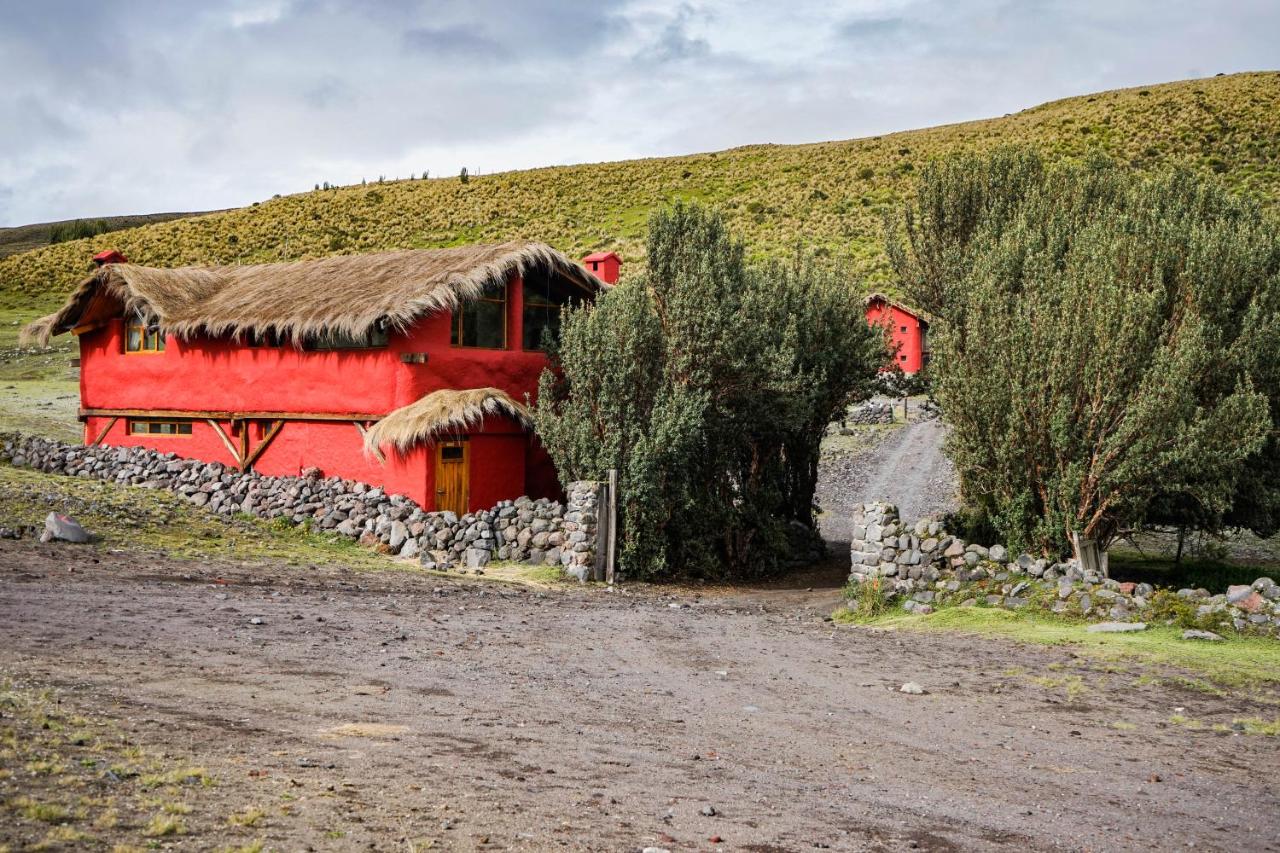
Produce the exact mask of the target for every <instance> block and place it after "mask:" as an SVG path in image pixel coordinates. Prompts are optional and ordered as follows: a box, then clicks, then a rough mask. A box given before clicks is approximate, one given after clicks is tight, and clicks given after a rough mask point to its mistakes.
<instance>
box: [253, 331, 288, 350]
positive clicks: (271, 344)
mask: <svg viewBox="0 0 1280 853" xmlns="http://www.w3.org/2000/svg"><path fill="white" fill-rule="evenodd" d="M244 342H245V343H246V344H247V345H248V346H250V347H252V348H253V349H259V348H273V349H274V348H278V347H282V346H284V339H283V338H282V337H281V336H280V335H279V334H278V333H277V332H276V331H275V329H268V330H267V331H265V332H259V331H256V330H254V331H251V332H249V333H248V334H247V335H245V336H244Z"/></svg>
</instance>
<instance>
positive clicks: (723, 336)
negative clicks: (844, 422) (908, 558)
mask: <svg viewBox="0 0 1280 853" xmlns="http://www.w3.org/2000/svg"><path fill="white" fill-rule="evenodd" d="M744 254H745V253H744V248H743V244H742V243H741V242H740V241H738V240H736V239H734V238H733V237H731V236H730V234H729V232H728V230H727V229H726V226H725V224H724V220H723V219H722V218H721V216H720V215H719V213H715V212H709V211H706V210H703V209H702V208H699V207H697V206H685V205H677V206H676V207H675V208H673V209H671V210H670V211H666V212H661V213H659V214H657V215H655V216H654V217H653V219H652V220H651V221H650V226H649V240H648V252H647V259H648V269H647V270H646V272H645V274H644V275H642V276H637V277H636V278H633V279H630V280H628V281H627V282H625V283H624V284H622V285H621V286H619V287H617V288H615V289H614V290H613V291H611V292H610V293H609V294H608V295H607V296H605V297H604V298H603V299H601V300H600V301H599V302H597V303H596V304H595V305H594V306H589V307H584V308H580V309H577V310H572V311H569V312H568V313H567V314H566V315H565V317H564V321H563V327H562V333H561V340H560V342H559V347H558V348H557V354H556V364H557V372H553V371H547V372H545V373H544V374H543V376H542V382H541V387H540V390H539V401H538V406H537V409H536V411H535V423H536V426H537V430H538V434H539V436H540V437H541V440H542V442H543V444H544V445H545V446H546V448H547V450H548V451H549V452H550V454H551V457H552V459H553V460H554V461H555V463H556V467H557V468H558V470H559V471H560V474H561V479H562V480H565V481H569V480H579V479H596V480H598V479H602V478H603V477H604V475H605V472H606V471H607V470H608V469H610V468H616V469H617V470H618V473H619V478H620V489H619V492H620V512H619V516H620V518H619V527H620V531H619V533H620V539H619V542H620V545H621V555H622V564H623V567H624V569H625V570H626V571H627V572H628V574H630V575H632V576H636V577H658V576H662V575H668V574H672V573H675V572H680V573H684V574H688V575H701V576H721V577H723V576H737V577H742V576H748V575H758V574H762V573H766V572H770V571H773V570H775V569H777V568H778V567H779V566H780V565H781V564H782V563H783V561H784V560H785V558H786V557H787V555H788V549H789V544H788V543H789V541H790V539H791V534H792V533H793V532H794V530H795V526H796V525H799V526H800V527H801V528H803V529H805V530H809V531H812V529H813V527H814V507H813V495H814V491H815V488H816V484H817V470H818V456H819V443H820V441H821V439H822V435H823V431H824V430H825V428H826V425H827V424H828V423H829V422H830V421H831V420H832V418H833V417H834V416H835V414H836V413H838V412H840V411H843V409H844V407H845V406H846V405H848V403H849V402H850V401H851V400H852V399H854V398H855V397H859V396H863V395H865V394H866V393H867V392H868V390H869V388H870V386H871V383H872V381H873V379H874V376H875V372H876V368H877V367H878V366H879V365H880V364H882V363H883V361H884V358H885V352H884V349H883V345H882V343H881V339H880V337H879V336H878V335H876V334H873V333H872V331H871V330H870V329H869V328H868V326H867V324H866V322H865V320H864V319H863V316H862V304H861V300H859V299H858V298H857V296H856V294H855V293H854V292H853V291H852V289H851V288H850V285H849V283H848V281H847V279H846V278H845V277H844V276H843V275H842V274H841V273H840V272H839V271H838V270H835V269H826V268H819V267H816V266H814V265H812V264H809V263H805V262H802V261H800V260H797V261H796V263H794V264H791V265H787V266H783V265H781V264H776V263H775V264H771V265H768V266H763V267H750V266H748V265H747V264H746V262H745V259H744Z"/></svg>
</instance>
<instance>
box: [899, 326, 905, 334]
mask: <svg viewBox="0 0 1280 853" xmlns="http://www.w3.org/2000/svg"><path fill="white" fill-rule="evenodd" d="M898 331H900V332H903V333H905V332H906V331H907V327H906V326H899V327H898Z"/></svg>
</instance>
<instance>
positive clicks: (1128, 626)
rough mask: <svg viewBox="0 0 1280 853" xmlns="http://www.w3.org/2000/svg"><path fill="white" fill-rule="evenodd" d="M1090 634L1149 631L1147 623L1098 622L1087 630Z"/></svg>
mask: <svg viewBox="0 0 1280 853" xmlns="http://www.w3.org/2000/svg"><path fill="white" fill-rule="evenodd" d="M1085 630H1086V631H1088V632H1089V633H1090V634H1130V633H1133V632H1134V631H1145V630H1147V623H1146V622H1097V623H1094V624H1093V625H1090V626H1089V627H1087V628H1085Z"/></svg>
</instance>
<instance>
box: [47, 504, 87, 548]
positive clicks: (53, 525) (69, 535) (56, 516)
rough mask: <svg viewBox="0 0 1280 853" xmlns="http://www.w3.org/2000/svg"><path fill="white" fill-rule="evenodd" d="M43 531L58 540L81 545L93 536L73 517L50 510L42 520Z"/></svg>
mask: <svg viewBox="0 0 1280 853" xmlns="http://www.w3.org/2000/svg"><path fill="white" fill-rule="evenodd" d="M44 529H45V533H47V534H48V535H49V538H50V539H56V540H58V541H60V542H74V543H77V544H81V545H83V544H84V543H86V542H88V541H90V540H91V539H92V538H93V537H91V536H90V535H89V531H87V530H85V529H84V528H83V527H81V526H80V523H79V522H77V521H76V520H75V519H74V518H72V517H70V516H68V515H62V514H61V513H57V512H51V513H49V515H48V516H47V517H46V518H45V520H44Z"/></svg>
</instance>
